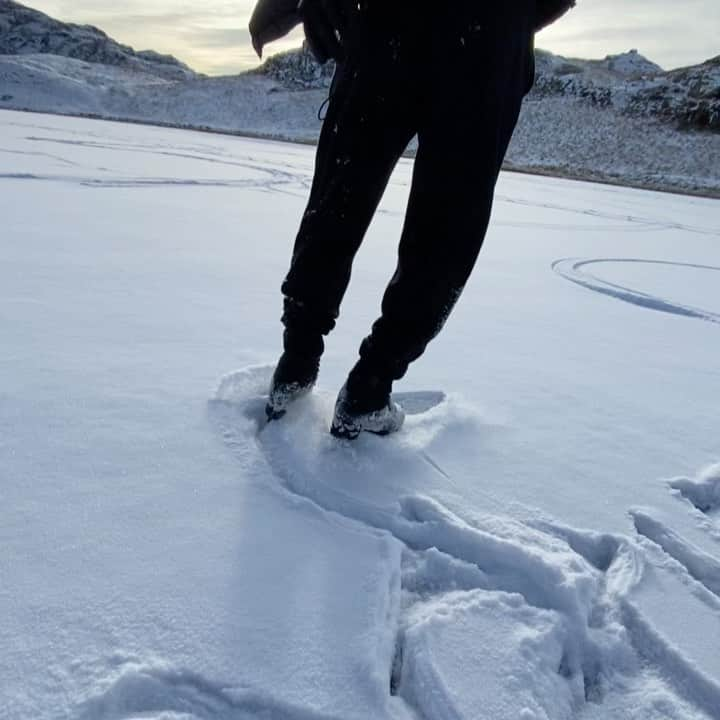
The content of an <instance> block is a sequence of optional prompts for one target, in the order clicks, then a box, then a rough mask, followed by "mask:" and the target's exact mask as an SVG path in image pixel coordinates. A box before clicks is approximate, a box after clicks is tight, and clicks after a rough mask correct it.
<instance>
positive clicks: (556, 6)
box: [250, 0, 575, 62]
mask: <svg viewBox="0 0 720 720" xmlns="http://www.w3.org/2000/svg"><path fill="white" fill-rule="evenodd" d="M385 1H386V0H385ZM478 1H479V2H483V1H484V0H478ZM344 5H346V0H258V3H257V5H256V6H255V10H254V11H253V14H252V17H251V18H250V36H251V38H252V44H253V47H254V48H255V52H256V53H257V54H258V56H259V57H262V51H263V46H264V45H267V43H270V42H273V41H274V40H279V39H280V38H281V37H284V36H285V35H287V34H288V33H289V32H290V31H291V30H292V29H293V28H294V27H296V26H297V25H299V24H300V23H301V22H304V24H305V34H306V36H307V38H308V41H309V44H310V48H311V50H312V51H313V53H314V54H315V56H316V57H317V59H318V60H319V61H320V62H325V60H328V59H329V58H331V57H335V58H337V55H338V53H339V52H340V45H339V43H338V38H337V36H336V32H335V31H340V30H341V28H340V27H338V25H339V22H338V16H341V15H342V13H343V6H344ZM574 5H575V0H537V14H536V17H535V21H534V26H535V31H536V32H537V31H538V30H542V28H544V27H546V26H547V25H550V23H553V22H555V20H557V19H558V18H560V17H561V16H562V15H564V14H565V13H566V12H567V11H568V10H569V9H570V8H571V7H573V6H574ZM332 8H335V10H336V11H335V12H332V10H331V9H332Z"/></svg>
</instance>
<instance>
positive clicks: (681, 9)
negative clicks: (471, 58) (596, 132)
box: [23, 0, 720, 75]
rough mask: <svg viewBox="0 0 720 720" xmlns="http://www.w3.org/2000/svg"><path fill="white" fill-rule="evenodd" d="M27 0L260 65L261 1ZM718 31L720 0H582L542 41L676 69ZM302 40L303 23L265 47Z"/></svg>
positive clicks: (211, 63)
mask: <svg viewBox="0 0 720 720" xmlns="http://www.w3.org/2000/svg"><path fill="white" fill-rule="evenodd" d="M481 1H482V2H485V1H486V0H478V2H481ZM23 4H25V5H28V6H29V7H33V8H36V9H37V10H41V11H43V12H45V13H47V14H48V15H51V16H52V17H55V18H57V19H59V20H64V21H68V22H76V23H88V24H91V25H96V26H98V27H100V28H101V29H102V30H104V31H105V32H106V33H108V35H110V36H111V37H113V38H115V39H116V40H118V41H120V42H123V43H125V44H128V45H132V46H133V47H134V48H135V49H136V50H146V49H152V50H157V51H158V52H163V53H170V54H172V55H175V56H176V57H177V58H179V59H180V60H182V61H183V62H185V63H187V64H188V65H190V66H191V67H192V68H193V69H195V70H198V71H200V72H204V73H207V74H209V75H224V74H230V73H235V72H239V71H241V70H247V69H249V68H251V67H254V66H256V65H257V64H258V59H257V57H256V56H255V54H254V52H253V49H252V47H251V45H250V37H249V33H248V30H247V25H248V20H249V18H250V14H251V13H252V9H253V6H254V0H204V1H203V2H187V0H125V1H124V2H120V3H119V2H117V0H28V1H27V2H24V3H23ZM718 30H720V2H718V0H682V1H681V2H678V0H578V5H577V7H576V8H575V9H574V10H573V11H572V12H571V13H569V14H568V15H567V16H566V17H565V18H563V20H561V21H560V22H558V23H556V24H555V25H553V26H552V27H550V28H548V29H546V30H544V31H543V32H542V33H540V35H539V36H538V38H537V46H538V47H541V48H544V49H546V50H550V51H551V52H554V53H558V54H560V55H566V56H570V57H581V58H602V57H605V55H609V54H615V53H619V52H625V51H627V50H630V49H632V48H635V49H637V50H639V51H640V52H641V53H642V54H643V55H645V56H646V57H648V58H650V59H651V60H653V61H654V62H656V63H658V64H659V65H661V66H663V67H664V68H666V69H671V68H675V67H680V66H683V65H693V64H695V63H699V62H702V61H703V60H707V59H708V58H710V57H714V56H716V55H720V38H719V36H718ZM301 42H302V35H301V32H300V31H299V30H296V31H294V32H293V33H292V34H291V35H290V36H288V37H287V38H285V39H284V40H282V41H279V42H276V43H274V44H273V45H271V46H269V47H268V48H267V51H266V52H268V53H270V54H272V53H274V52H279V51H281V50H287V49H289V48H291V47H297V46H298V45H299V44H300V43H301Z"/></svg>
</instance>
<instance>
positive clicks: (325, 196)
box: [268, 17, 417, 417]
mask: <svg viewBox="0 0 720 720" xmlns="http://www.w3.org/2000/svg"><path fill="white" fill-rule="evenodd" d="M391 30H392V28H390V29H388V28H387V27H382V28H381V27H376V26H375V24H374V22H373V21H372V20H368V19H367V18H364V17H363V18H361V20H360V21H359V26H358V34H357V37H356V38H355V41H354V43H353V46H352V47H351V48H349V51H348V57H347V60H346V61H345V62H344V63H343V64H342V66H340V67H339V68H338V70H337V76H336V79H335V81H334V83H333V89H332V92H331V97H330V102H329V106H328V112H327V115H326V117H325V121H324V123H323V127H322V132H321V136H320V142H319V145H318V150H317V156H316V164H315V173H314V177H313V184H312V189H311V192H310V198H309V201H308V205H307V209H306V211H305V214H304V216H303V219H302V222H301V225H300V229H299V232H298V235H297V238H296V241H295V247H294V250H293V255H292V262H291V267H290V270H289V272H288V274H287V277H286V278H285V281H284V282H283V284H282V292H283V295H284V296H285V300H284V313H283V317H282V320H283V324H284V325H285V331H284V336H283V341H284V343H283V344H284V350H285V351H284V353H283V356H282V357H281V358H280V361H279V363H278V367H277V369H276V373H275V376H274V379H273V383H272V387H271V390H270V403H269V406H268V415H269V416H272V417H275V416H278V415H279V414H282V412H283V411H284V408H285V406H286V405H287V402H288V401H289V400H290V399H292V398H293V397H294V396H296V395H297V394H298V391H303V390H304V389H306V388H308V387H310V386H312V384H313V383H314V381H315V378H316V377H317V371H318V366H319V359H320V355H321V354H322V351H323V349H324V344H323V335H325V334H327V333H328V332H330V330H332V328H333V327H334V325H335V319H336V318H337V316H338V313H339V308H340V302H341V300H342V297H343V295H344V293H345V290H346V289H347V285H348V283H349V281H350V273H351V268H352V262H353V259H354V257H355V254H356V252H357V250H358V248H359V246H360V243H361V241H362V239H363V237H364V235H365V232H366V231H367V228H368V225H369V224H370V221H371V220H372V217H373V215H374V213H375V210H376V208H377V205H378V203H379V201H380V198H381V197H382V194H383V192H384V190H385V187H386V185H387V182H388V180H389V178H390V175H391V173H392V170H393V168H394V167H395V165H396V163H397V161H398V159H399V157H400V156H401V154H402V152H403V151H404V150H405V148H406V146H407V144H408V142H409V141H410V139H411V137H412V136H413V135H414V133H415V127H414V124H413V121H414V119H415V117H416V114H417V112H416V110H413V109H412V108H411V103H412V101H411V98H410V97H409V96H408V94H407V88H408V83H407V82H406V77H407V72H408V67H407V66H406V64H404V63H403V62H402V61H400V59H399V58H394V57H392V56H391V53H392V46H391V44H390V43H389V42H387V40H388V39H391V38H392V35H391V34H389V32H390V31H391Z"/></svg>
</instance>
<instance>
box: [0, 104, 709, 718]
mask: <svg viewBox="0 0 720 720" xmlns="http://www.w3.org/2000/svg"><path fill="white" fill-rule="evenodd" d="M312 166H313V150H312V148H310V147H304V146H297V145H291V144H283V143H279V142H270V141H260V140H252V139H243V138H234V137H225V136H213V135H210V134H206V133H197V132H190V131H181V130H172V129H163V128H153V127H143V126H140V125H125V124H120V123H111V122H101V121H91V120H82V119H76V118H63V117H57V116H44V115H39V114H24V113H18V112H11V111H2V112H0V218H1V219H2V224H1V225H0V233H1V235H0V237H1V241H0V326H1V327H2V354H0V498H1V500H2V508H3V510H2V521H1V522H0V548H1V550H0V618H2V619H1V621H0V715H1V716H2V717H3V718H4V719H7V720H29V719H30V718H32V719H33V720H70V719H72V720H121V719H122V720H130V719H133V720H140V719H141V718H142V720H149V719H151V718H152V719H154V720H191V719H193V720H197V719H202V720H244V719H246V718H264V719H266V720H267V719H272V720H274V719H284V720H331V719H333V720H354V719H356V718H357V719H358V720H359V719H360V718H362V719H363V720H367V719H368V718H373V719H375V720H383V719H386V720H451V719H452V720H562V719H565V718H568V719H570V718H573V719H578V720H610V719H612V720H616V719H619V718H632V719H633V720H658V719H672V720H700V719H703V720H707V719H708V718H720V651H719V650H718V648H720V465H718V461H719V460H720V446H719V445H718V439H719V437H720V434H719V433H718V429H719V421H718V417H719V416H718V407H719V400H720V368H719V367H718V358H719V357H720V327H718V319H719V318H720V290H719V288H720V283H719V282H718V279H719V273H720V251H719V247H720V246H719V240H720V203H719V202H718V201H717V200H710V199H702V198H691V197H684V196H680V195H669V194H659V193H653V192H647V191H639V190H630V189H626V188H620V187H610V186H603V185H597V184H586V183H579V182H570V181H566V180H561V179H552V178H542V177H531V176H526V175H521V174H511V173H504V174H503V175H502V176H501V178H500V182H499V186H498V193H497V203H496V207H495V211H494V217H493V223H492V227H491V230H490V233H489V235H488V238H487V241H486V245H485V247H484V249H483V251H482V253H481V256H480V260H479V263H478V266H477V269H476V272H475V274H474V275H473V278H472V281H471V283H470V284H469V286H468V287H467V289H466V292H465V294H464V295H463V297H462V298H461V300H460V303H459V305H458V307H457V309H456V311H455V312H454V314H453V315H452V317H451V318H450V321H449V323H448V325H447V327H446V329H445V331H444V332H443V334H442V335H441V336H440V337H439V338H438V339H437V340H436V341H435V342H434V343H433V344H432V345H431V346H430V348H429V349H428V351H427V353H426V355H425V356H424V357H423V358H422V359H421V360H420V361H418V362H417V363H416V364H415V365H414V366H413V367H412V368H411V370H410V372H409V373H408V375H407V377H406V378H405V379H404V380H403V381H402V382H401V383H400V384H399V385H398V389H399V390H442V391H444V392H445V393H446V397H445V399H444V400H443V402H441V403H440V404H439V405H438V406H437V407H435V408H433V409H432V410H430V411H428V412H426V413H424V414H421V415H415V416H410V417H409V418H408V421H407V425H406V427H405V428H404V430H403V431H402V432H401V433H399V434H398V435H397V436H394V437H390V438H376V437H361V438H360V439H359V440H358V441H356V442H354V443H347V442H338V441H336V440H334V439H332V438H331V436H330V435H329V434H328V432H327V429H328V423H329V418H330V413H331V410H332V403H333V401H334V397H335V393H336V392H337V390H338V388H339V387H340V385H341V383H342V381H343V379H344V377H345V373H346V372H347V370H348V369H349V367H350V366H351V365H352V363H353V362H354V359H355V356H356V352H357V347H358V344H359V342H360V340H361V339H362V337H363V336H364V334H365V333H366V332H367V330H368V329H369V326H370V324H371V322H372V321H373V320H374V318H375V317H376V315H377V312H378V308H379V302H380V297H381V293H382V289H383V287H384V285H385V283H386V282H387V280H388V278H389V277H390V275H391V273H392V271H393V268H394V262H395V252H396V245H397V240H398V236H399V232H400V227H401V222H402V213H403V209H404V204H405V201H406V198H407V192H408V184H409V182H410V170H411V162H410V161H409V160H403V161H401V163H400V165H399V166H398V168H397V171H396V172H395V174H394V175H393V178H392V180H391V183H390V186H389V188H388V191H387V193H386V196H385V198H384V200H383V203H382V206H381V210H380V212H379V214H378V216H377V218H376V220H375V222H374V223H373V226H372V227H371V229H370V232H369V234H368V237H367V239H366V242H365V244H364V246H363V248H362V249H361V251H360V254H359V257H358V260H357V263H356V268H355V273H354V277H353V282H352V284H351V288H350V291H349V293H348V297H347V298H346V302H345V304H344V306H343V314H342V316H341V319H340V322H339V325H338V328H337V329H336V331H335V332H334V333H333V334H332V335H331V336H330V337H329V339H328V344H327V351H326V355H325V357H324V360H323V367H322V371H321V377H320V382H319V386H318V388H317V391H316V392H315V393H314V394H313V395H312V396H311V397H309V398H307V399H306V400H304V401H302V402H299V403H298V404H297V405H296V406H295V407H293V408H292V409H291V411H290V412H289V413H288V415H287V417H285V418H284V419H283V420H282V421H279V422H277V423H273V424H271V425H267V426H266V425H265V424H264V423H263V422H262V405H263V396H264V393H265V392H266V390H267V383H268V379H269V376H270V373H271V372H272V365H273V363H274V361H275V360H276V358H277V355H278V353H279V350H280V332H281V326H280V323H279V315H280V312H281V298H280V293H279V284H280V281H281V279H282V276H283V274H284V272H285V271H286V269H287V263H288V261H289V254H290V250H291V247H292V241H293V237H294V233H295V231H296V228H297V224H298V220H299V218H300V216H301V214H302V212H303V209H304V203H305V199H306V196H307V192H308V186H309V182H310V178H311V174H312Z"/></svg>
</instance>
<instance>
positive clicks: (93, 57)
mask: <svg viewBox="0 0 720 720" xmlns="http://www.w3.org/2000/svg"><path fill="white" fill-rule="evenodd" d="M36 53H43V54H51V55H60V56H62V57H68V58H74V59H76V60H84V61H85V62H90V63H101V64H104V65H111V66H115V67H120V68H123V69H124V70H127V71H131V72H138V73H147V74H150V75H157V76H158V77H162V78H165V79H166V80H186V79H189V78H191V77H194V76H195V73H194V72H193V71H192V70H191V69H190V68H189V67H187V66H186V65H184V64H183V63H181V62H180V61H179V60H176V59H175V58H174V57H172V56H169V55H161V54H159V53H156V52H154V51H152V50H145V51H141V52H136V51H135V50H133V49H132V48H130V47H128V46H127V45H121V44H120V43H117V42H115V41H114V40H112V39H111V38H109V37H108V36H107V35H106V34H105V33H104V32H103V31H102V30H99V29H98V28H96V27H92V26H90V25H74V24H71V23H63V22H59V21H58V20H54V19H53V18H51V17H48V16H47V15H45V14H44V13H41V12H40V11H38V10H33V9H31V8H28V7H25V6H24V5H21V4H19V3H16V2H13V1H12V0H0V55H32V54H36Z"/></svg>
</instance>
